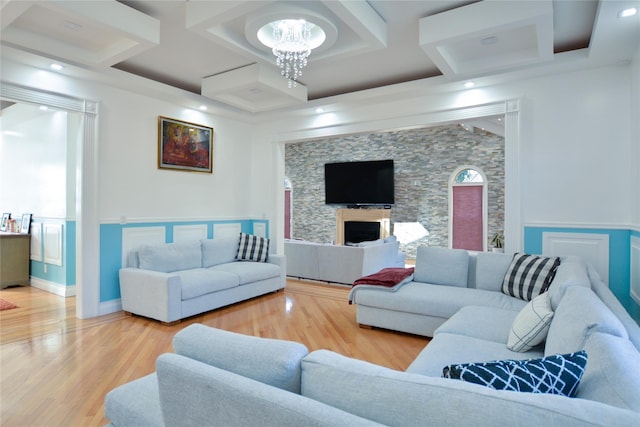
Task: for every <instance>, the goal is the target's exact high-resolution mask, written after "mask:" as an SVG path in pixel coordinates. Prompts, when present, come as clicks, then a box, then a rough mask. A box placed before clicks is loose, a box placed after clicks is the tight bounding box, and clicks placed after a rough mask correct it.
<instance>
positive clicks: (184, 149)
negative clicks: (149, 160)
mask: <svg viewBox="0 0 640 427" xmlns="http://www.w3.org/2000/svg"><path fill="white" fill-rule="evenodd" d="M158 168H159V169H174V170H182V171H190V172H204V173H213V128H211V127H207V126H202V125H198V124H195V123H189V122H184V121H181V120H176V119H171V118H169V117H163V116H158Z"/></svg>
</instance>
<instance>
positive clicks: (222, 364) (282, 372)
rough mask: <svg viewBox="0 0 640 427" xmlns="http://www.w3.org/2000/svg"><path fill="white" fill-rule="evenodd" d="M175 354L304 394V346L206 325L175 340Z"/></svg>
mask: <svg viewBox="0 0 640 427" xmlns="http://www.w3.org/2000/svg"><path fill="white" fill-rule="evenodd" d="M173 347H174V349H175V352H176V353H178V354H180V355H182V356H187V357H190V358H192V359H195V360H198V361H200V362H204V363H206V364H208V365H212V366H216V367H218V368H221V369H226V370H228V371H231V372H233V373H236V374H238V375H243V376H245V377H249V378H251V379H254V380H256V381H260V382H263V383H265V384H269V385H272V386H274V387H278V388H281V389H283V390H288V391H291V392H293V393H299V392H300V360H301V359H302V358H303V357H304V356H306V355H307V353H309V350H308V349H307V347H305V346H304V345H303V344H300V343H297V342H293V341H285V340H279V339H273V338H262V337H254V336H251V335H244V334H238V333H235V332H229V331H225V330H222V329H217V328H212V327H209V326H205V325H202V324H197V323H196V324H193V325H189V326H187V327H186V328H184V329H183V330H181V331H180V332H178V333H177V334H176V335H175V336H174V337H173Z"/></svg>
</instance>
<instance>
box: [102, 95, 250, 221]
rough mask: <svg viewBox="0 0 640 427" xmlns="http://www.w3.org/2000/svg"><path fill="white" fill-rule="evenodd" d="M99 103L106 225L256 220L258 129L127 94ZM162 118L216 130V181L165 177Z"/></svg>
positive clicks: (200, 176)
mask: <svg viewBox="0 0 640 427" xmlns="http://www.w3.org/2000/svg"><path fill="white" fill-rule="evenodd" d="M96 97H97V98H98V99H99V100H100V103H101V105H100V114H99V117H100V119H99V120H100V124H99V127H100V132H99V133H100V140H99V144H100V151H99V156H100V166H101V170H100V177H99V183H100V191H99V193H100V195H101V200H100V216H101V218H100V219H101V222H105V221H106V222H110V221H120V220H121V218H122V217H126V219H127V221H130V220H134V221H140V220H149V219H198V218H226V217H245V216H248V215H251V214H253V212H251V209H250V208H249V206H250V200H251V193H252V191H253V189H252V186H251V182H250V177H251V170H250V168H249V164H247V162H248V161H250V158H251V155H252V153H251V149H250V148H251V130H252V129H251V126H247V125H246V124H243V123H239V122H236V121H233V120H228V119H221V118H217V117H213V116H212V115H209V114H204V113H202V112H199V111H194V110H188V109H184V108H181V107H177V106H175V105H172V104H170V103H167V102H163V101H159V100H157V99H153V98H147V97H143V96H140V95H136V94H131V93H128V92H124V91H120V90H114V89H109V90H100V91H98V92H97V93H95V94H94V96H93V98H96ZM159 115H160V116H166V117H170V118H174V119H179V120H185V121H188V122H192V123H197V124H200V125H204V126H210V127H213V129H214V162H213V169H214V173H213V174H207V173H197V172H184V171H175V170H166V169H162V170H161V169H158V164H157V153H158V116H159ZM245 164H246V167H245Z"/></svg>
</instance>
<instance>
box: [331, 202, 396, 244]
mask: <svg viewBox="0 0 640 427" xmlns="http://www.w3.org/2000/svg"><path fill="white" fill-rule="evenodd" d="M347 221H365V222H379V223H380V238H385V237H388V236H389V235H390V234H391V209H337V210H336V242H335V243H336V245H344V223H345V222H347Z"/></svg>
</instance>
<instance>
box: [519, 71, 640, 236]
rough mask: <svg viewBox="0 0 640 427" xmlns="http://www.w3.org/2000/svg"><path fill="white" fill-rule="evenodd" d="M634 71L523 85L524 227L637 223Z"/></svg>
mask: <svg viewBox="0 0 640 427" xmlns="http://www.w3.org/2000/svg"><path fill="white" fill-rule="evenodd" d="M630 71H631V69H630V67H628V66H626V67H608V68H599V69H595V70H588V71H576V72H571V73H567V74H563V75H554V76H549V77H546V78H544V79H534V80H530V81H527V82H524V83H521V84H519V85H518V86H520V87H519V89H520V90H522V91H523V94H524V108H523V113H522V120H523V122H522V123H523V126H522V152H521V167H522V176H523V180H522V195H523V197H522V201H523V209H522V214H523V223H524V224H527V223H536V224H539V223H552V224H554V225H555V224H567V225H569V224H570V225H574V226H580V225H602V226H608V225H614V226H615V225H619V226H628V225H629V224H630V222H631V215H632V210H633V200H632V198H630V197H629V196H628V195H629V194H630V192H632V191H636V190H635V188H637V183H634V182H633V180H632V176H633V175H632V166H633V161H632V159H631V158H630V157H629V150H630V147H631V133H630V129H631V123H630V95H629V85H630V78H631V75H630Z"/></svg>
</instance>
